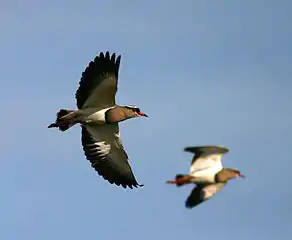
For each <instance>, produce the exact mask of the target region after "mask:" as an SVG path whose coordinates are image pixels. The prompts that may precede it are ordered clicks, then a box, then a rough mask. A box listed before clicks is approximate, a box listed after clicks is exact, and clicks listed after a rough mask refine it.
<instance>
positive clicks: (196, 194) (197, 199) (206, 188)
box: [185, 183, 225, 208]
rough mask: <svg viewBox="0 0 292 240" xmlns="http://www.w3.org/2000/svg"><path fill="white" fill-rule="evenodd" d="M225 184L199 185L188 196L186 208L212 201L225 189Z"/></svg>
mask: <svg viewBox="0 0 292 240" xmlns="http://www.w3.org/2000/svg"><path fill="white" fill-rule="evenodd" d="M224 185H225V184H224V183H214V184H209V185H197V186H196V187H194V188H193V190H192V192H191V193H190V195H189V196H188V198H187V200H186V202H185V206H186V208H193V207H195V206H197V205H199V204H200V203H202V202H204V201H206V200H208V199H210V198H211V197H213V196H214V195H215V194H216V193H217V192H219V191H220V190H221V189H222V188H223V187H224Z"/></svg>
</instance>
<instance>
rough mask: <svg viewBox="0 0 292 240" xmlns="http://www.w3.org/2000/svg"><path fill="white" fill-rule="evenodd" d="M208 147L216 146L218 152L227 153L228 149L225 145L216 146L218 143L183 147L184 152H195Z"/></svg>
mask: <svg viewBox="0 0 292 240" xmlns="http://www.w3.org/2000/svg"><path fill="white" fill-rule="evenodd" d="M204 148H205V149H208V148H216V149H218V151H219V152H223V153H227V152H229V149H228V148H227V147H225V146H218V145H205V146H187V147H185V148H184V151H185V152H191V153H196V152H200V151H201V150H202V149H204Z"/></svg>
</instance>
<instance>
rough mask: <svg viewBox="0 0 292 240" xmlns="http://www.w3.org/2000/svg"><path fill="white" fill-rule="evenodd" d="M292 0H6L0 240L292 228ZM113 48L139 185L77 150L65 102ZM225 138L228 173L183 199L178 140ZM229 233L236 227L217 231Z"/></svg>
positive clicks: (260, 233) (241, 233) (254, 233)
mask: <svg viewBox="0 0 292 240" xmlns="http://www.w3.org/2000/svg"><path fill="white" fill-rule="evenodd" d="M291 11H292V3H291V1H288V0H287V1H284V0H283V1H281V0H279V1H272V0H270V1H269V0H265V1H264V0H244V1H243V0H242V1H236V0H233V1H231V0H230V1H229V0H226V1H205V0H201V1H195V0H185V1H183V0H182V1H174V0H161V1H158V0H157V1H149V0H148V1H119V0H116V1H113V0H108V1H96V0H95V1H57V0H51V1H46V3H41V2H40V1H36V0H35V1H32V0H28V1H13V0H11V1H2V2H1V3H0V31H1V37H0V50H1V51H0V52H1V54H0V64H1V89H0V92H1V94H0V108H1V112H2V113H1V127H0V128H1V136H2V137H1V155H0V159H1V168H0V169H1V170H0V189H1V197H0V239H1V240H16V239H21V240H25V239H29V240H40V239H41V240H52V239H70V240H77V239H78V240H80V239H101V240H108V239H109V240H111V239H127V240H136V239H139V240H149V239H167V240H177V239H200V240H205V239H212V237H216V239H217V240H221V239H222V240H223V239H224V240H225V239H232V238H236V240H243V239H244V240H246V239H257V240H261V239H265V240H274V239H278V238H279V239H282V240H285V239H291V236H292V229H291V221H292V208H291V202H292V190H291V189H292V187H291V173H290V171H291V168H292V159H291V154H290V152H291V144H292V140H291V135H292V125H291V122H292V108H291V103H292V95H291V91H292V80H291V75H292V64H291V62H292V47H291V42H292V28H291V23H292V16H291ZM106 50H109V51H111V52H113V51H115V52H117V53H119V54H122V63H121V68H120V80H119V90H118V94H117V101H118V103H119V104H135V105H138V106H139V107H140V108H141V110H143V111H145V112H146V113H147V114H148V115H149V118H148V119H142V118H141V119H132V120H129V121H127V122H123V123H121V124H120V129H121V135H122V138H123V141H124V145H125V148H126V150H127V151H128V154H129V157H130V159H131V165H132V168H133V171H134V173H135V175H136V177H137V180H138V181H139V183H141V184H145V186H144V188H140V189H136V190H124V189H123V188H118V187H116V186H113V185H110V184H108V183H107V182H106V181H104V180H103V179H102V178H101V177H99V176H98V175H97V174H96V173H95V171H94V170H93V169H92V168H91V167H90V164H89V162H88V161H86V160H85V157H84V155H83V151H82V148H81V142H80V127H79V126H75V127H74V128H73V129H71V130H70V131H68V132H65V133H61V132H59V131H57V130H52V129H47V125H48V124H50V123H51V122H52V121H53V120H54V118H55V112H56V111H57V110H58V109H59V108H75V98H74V94H75V91H76V89H77V87H78V82H79V79H80V76H81V73H82V72H83V71H84V68H85V67H86V66H87V64H88V63H89V61H91V60H92V59H93V58H94V57H95V55H96V54H97V53H98V52H100V51H106ZM204 144H216V145H225V146H228V147H229V148H230V153H228V155H226V156H225V158H224V160H223V161H224V164H225V166H227V167H233V168H236V169H240V170H241V171H242V172H243V173H244V174H246V175H247V177H248V178H247V179H246V180H234V181H232V182H230V184H228V185H227V186H226V188H225V189H224V190H223V191H222V192H220V193H219V194H218V195H216V196H215V197H214V198H213V199H212V200H209V201H208V202H206V203H204V204H202V205H200V206H198V207H197V208H194V209H192V210H187V209H185V208H184V201H185V199H186V197H187V195H188V194H189V192H190V191H191V189H192V186H186V187H184V188H179V189H178V188H176V187H174V186H170V185H167V184H165V181H166V180H169V179H172V178H173V177H174V176H175V174H176V173H184V172H188V170H189V166H190V160H191V157H192V156H191V155H190V154H188V153H184V152H183V151H182V150H183V148H184V147H185V146H186V145H204ZM228 234H232V235H233V236H232V237H227V235H228Z"/></svg>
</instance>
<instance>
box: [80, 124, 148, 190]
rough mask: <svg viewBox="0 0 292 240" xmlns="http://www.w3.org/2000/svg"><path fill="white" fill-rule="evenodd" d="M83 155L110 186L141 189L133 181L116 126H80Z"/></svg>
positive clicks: (134, 180) (133, 177)
mask: <svg viewBox="0 0 292 240" xmlns="http://www.w3.org/2000/svg"><path fill="white" fill-rule="evenodd" d="M81 140H82V145H83V150H84V154H85V156H86V158H87V160H89V161H90V162H91V166H92V167H93V168H94V169H95V170H96V171H97V172H98V174H99V175H100V176H102V177H103V178H104V179H105V180H107V181H109V182H110V183H111V184H116V185H118V186H120V185H122V186H123V187H124V188H127V186H128V187H129V188H133V186H134V187H141V186H143V185H139V184H138V182H137V181H136V179H135V176H134V174H133V172H132V169H131V167H130V164H129V162H128V155H127V153H126V152H125V150H124V147H123V143H122V140H121V137H120V134H119V127H118V124H117V123H116V124H106V125H102V126H82V139H81Z"/></svg>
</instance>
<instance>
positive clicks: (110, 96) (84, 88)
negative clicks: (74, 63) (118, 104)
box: [75, 52, 121, 109]
mask: <svg viewBox="0 0 292 240" xmlns="http://www.w3.org/2000/svg"><path fill="white" fill-rule="evenodd" d="M120 61H121V56H120V55H119V56H118V57H117V58H116V54H115V53H114V54H112V55H111V56H110V54H109V52H106V54H105V55H104V53H102V52H101V53H100V54H99V56H96V58H95V59H94V61H91V62H90V63H89V65H88V67H87V68H86V69H85V71H84V72H83V73H82V77H81V80H80V82H79V88H78V90H77V91H76V94H75V97H76V100H77V107H78V108H79V109H80V108H90V107H96V108H106V107H111V106H114V105H115V96H116V92H117V85H118V74H119V67H120Z"/></svg>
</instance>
